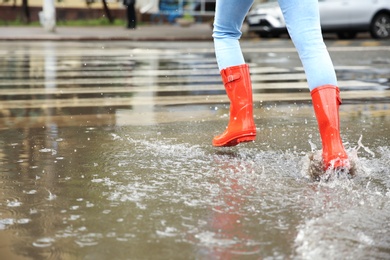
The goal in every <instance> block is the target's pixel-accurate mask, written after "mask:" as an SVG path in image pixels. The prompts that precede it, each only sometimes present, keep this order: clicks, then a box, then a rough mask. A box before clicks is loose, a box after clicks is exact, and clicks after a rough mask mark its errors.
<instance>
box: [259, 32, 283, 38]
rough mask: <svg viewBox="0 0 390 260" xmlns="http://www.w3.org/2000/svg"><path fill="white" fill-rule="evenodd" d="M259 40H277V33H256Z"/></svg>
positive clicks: (278, 35)
mask: <svg viewBox="0 0 390 260" xmlns="http://www.w3.org/2000/svg"><path fill="white" fill-rule="evenodd" d="M257 34H258V35H259V36H260V37H261V38H279V37H280V34H279V33H275V32H274V33H270V32H258V33H257Z"/></svg>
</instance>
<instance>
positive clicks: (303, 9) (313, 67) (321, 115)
mask: <svg viewBox="0 0 390 260" xmlns="http://www.w3.org/2000/svg"><path fill="white" fill-rule="evenodd" d="M317 1H318V0H279V5H280V8H281V9H282V12H283V15H284V18H285V21H286V26H287V29H288V32H289V34H290V36H291V39H292V41H293V42H294V45H295V47H296V48H297V51H298V54H299V57H300V59H301V61H302V64H303V68H304V69H305V73H306V77H307V82H308V84H309V88H310V90H311V96H312V101H313V107H314V112H315V114H316V118H317V122H318V128H319V131H320V135H321V141H322V158H323V163H324V168H325V169H328V168H340V167H341V168H349V167H350V164H349V160H348V156H347V153H346V151H345V149H344V146H343V144H342V141H341V137H340V122H339V121H340V120H339V105H340V104H341V98H340V94H339V92H340V90H339V88H338V87H337V79H336V73H335V71H334V67H333V63H332V60H331V58H330V56H329V53H328V51H327V49H326V46H325V43H324V41H323V38H322V33H321V25H320V15H319V8H318V2H317Z"/></svg>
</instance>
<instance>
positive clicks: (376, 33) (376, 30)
mask: <svg viewBox="0 0 390 260" xmlns="http://www.w3.org/2000/svg"><path fill="white" fill-rule="evenodd" d="M370 33H371V36H372V38H375V39H386V38H390V15H389V14H386V13H380V14H377V15H375V17H374V18H373V19H372V21H371V25H370Z"/></svg>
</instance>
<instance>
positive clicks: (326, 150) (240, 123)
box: [213, 64, 349, 169]
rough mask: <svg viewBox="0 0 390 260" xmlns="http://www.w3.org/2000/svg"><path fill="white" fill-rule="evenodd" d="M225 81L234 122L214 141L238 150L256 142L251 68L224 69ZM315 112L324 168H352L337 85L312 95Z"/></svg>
mask: <svg viewBox="0 0 390 260" xmlns="http://www.w3.org/2000/svg"><path fill="white" fill-rule="evenodd" d="M221 76H222V81H223V84H224V86H225V89H226V93H227V95H228V97H229V100H230V120H229V124H228V126H227V128H226V130H225V131H224V132H223V133H222V134H221V135H218V136H216V137H214V139H213V145H214V146H234V145H237V144H239V143H242V142H250V141H254V140H255V138H256V126H255V123H254V120H253V100H252V83H251V80H250V74H249V67H248V65H247V64H243V65H238V66H233V67H229V68H226V69H223V70H222V71H221ZM311 96H312V102H313V107H314V112H315V115H316V118H317V122H318V127H319V131H320V135H321V140H322V158H323V164H324V168H325V169H328V168H329V167H333V168H335V169H336V168H340V167H343V168H349V160H348V156H347V153H346V151H345V149H344V146H343V144H342V142H341V137H340V123H339V121H340V120H339V106H340V104H341V98H340V90H339V88H338V87H336V86H333V85H324V86H319V87H317V88H315V89H314V90H312V91H311Z"/></svg>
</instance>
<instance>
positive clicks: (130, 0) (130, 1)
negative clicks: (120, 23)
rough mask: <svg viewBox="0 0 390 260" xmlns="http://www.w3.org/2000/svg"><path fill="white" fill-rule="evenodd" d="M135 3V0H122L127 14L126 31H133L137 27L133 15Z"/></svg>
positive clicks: (134, 15) (135, 18)
mask: <svg viewBox="0 0 390 260" xmlns="http://www.w3.org/2000/svg"><path fill="white" fill-rule="evenodd" d="M135 1H136V0H123V4H124V5H125V6H126V9H127V12H126V17H127V25H126V28H127V29H135V28H136V26H137V17H136V14H135Z"/></svg>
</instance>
